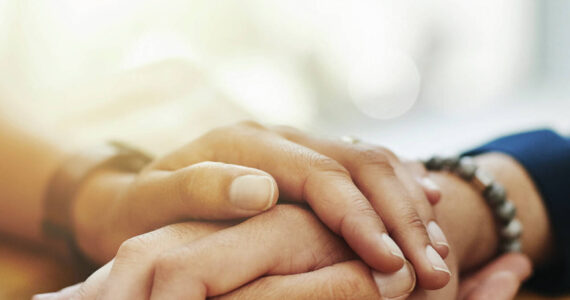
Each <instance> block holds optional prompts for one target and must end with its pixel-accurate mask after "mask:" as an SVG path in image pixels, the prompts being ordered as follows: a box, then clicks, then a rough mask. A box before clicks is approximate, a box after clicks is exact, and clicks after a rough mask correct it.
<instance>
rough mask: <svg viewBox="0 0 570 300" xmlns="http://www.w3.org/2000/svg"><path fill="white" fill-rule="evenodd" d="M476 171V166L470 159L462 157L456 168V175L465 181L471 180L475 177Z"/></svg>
mask: <svg viewBox="0 0 570 300" xmlns="http://www.w3.org/2000/svg"><path fill="white" fill-rule="evenodd" d="M476 171H477V165H476V164H475V162H474V161H473V159H471V158H470V157H463V158H461V159H460V160H459V166H458V167H457V170H456V172H457V174H459V176H461V178H463V179H465V180H471V179H472V178H473V176H475V172H476Z"/></svg>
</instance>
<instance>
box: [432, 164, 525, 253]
mask: <svg viewBox="0 0 570 300" xmlns="http://www.w3.org/2000/svg"><path fill="white" fill-rule="evenodd" d="M423 164H424V166H425V168H426V169H427V170H430V171H440V170H446V171H449V172H453V173H455V174H457V175H458V176H459V177H461V178H463V179H464V180H466V181H468V182H471V184H472V185H473V186H474V187H475V188H476V189H477V190H478V191H480V192H481V193H482V194H483V197H484V198H485V200H486V201H487V203H488V204H489V206H490V207H491V209H492V210H493V214H494V216H495V219H496V221H497V222H496V223H497V225H498V229H499V230H498V231H499V237H500V246H499V250H500V251H501V252H502V253H507V252H521V251H522V243H521V240H520V237H521V235H522V230H523V228H522V224H521V223H520V222H519V220H518V219H517V218H516V207H515V205H514V204H513V202H511V201H509V200H508V199H507V191H506V190H505V188H504V187H503V185H501V184H500V183H498V182H496V181H495V180H494V179H493V177H492V176H491V175H490V174H488V173H487V172H485V171H484V170H481V169H480V168H478V167H477V165H476V164H475V161H474V160H473V159H472V158H471V157H468V156H465V157H446V158H443V157H439V156H434V157H432V158H430V159H428V160H426V161H424V162H423Z"/></svg>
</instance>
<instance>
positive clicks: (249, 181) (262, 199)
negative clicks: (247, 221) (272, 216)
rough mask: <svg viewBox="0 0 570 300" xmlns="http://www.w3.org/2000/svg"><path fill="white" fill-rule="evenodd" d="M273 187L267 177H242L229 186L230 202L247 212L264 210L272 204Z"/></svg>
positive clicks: (271, 181)
mask: <svg viewBox="0 0 570 300" xmlns="http://www.w3.org/2000/svg"><path fill="white" fill-rule="evenodd" d="M274 193H275V187H274V185H273V180H271V178H270V177H267V176H259V175H244V176H240V177H238V178H236V179H234V181H233V182H232V184H231V187H230V201H231V202H232V204H234V205H235V206H237V207H239V208H242V209H247V210H260V211H263V210H266V209H268V208H269V207H270V206H271V204H272V203H273V195H274Z"/></svg>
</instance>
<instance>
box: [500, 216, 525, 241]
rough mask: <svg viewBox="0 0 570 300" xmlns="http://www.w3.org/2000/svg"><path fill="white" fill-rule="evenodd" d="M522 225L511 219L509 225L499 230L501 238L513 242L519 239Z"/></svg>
mask: <svg viewBox="0 0 570 300" xmlns="http://www.w3.org/2000/svg"><path fill="white" fill-rule="evenodd" d="M522 229H523V228H522V224H521V222H519V220H517V219H513V220H511V221H510V222H509V224H508V225H507V226H505V227H503V228H502V229H501V236H502V237H503V238H504V239H507V240H514V239H518V238H520V237H521V234H522Z"/></svg>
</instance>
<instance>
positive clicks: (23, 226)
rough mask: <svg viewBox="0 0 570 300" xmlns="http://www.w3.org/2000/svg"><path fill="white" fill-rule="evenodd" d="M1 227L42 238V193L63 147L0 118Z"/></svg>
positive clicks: (29, 237) (35, 240) (15, 234)
mask: <svg viewBox="0 0 570 300" xmlns="http://www.w3.org/2000/svg"><path fill="white" fill-rule="evenodd" d="M0 123H1V124H0V141H1V142H2V147H0V159H1V164H0V190H1V191H2V193H1V194H0V231H2V232H4V233H7V234H10V235H13V236H17V237H19V238H24V239H27V240H31V241H34V242H37V241H40V240H41V226H40V224H41V217H42V207H43V204H42V202H43V197H44V193H45V190H46V186H47V183H48V181H49V178H50V176H51V174H52V173H53V172H54V171H55V168H56V167H57V165H58V164H59V162H60V161H61V159H62V157H63V155H64V154H63V151H61V150H60V149H58V148H57V147H55V146H54V145H51V144H49V143H48V142H46V141H44V140H42V139H41V138H39V137H37V136H33V135H31V134H29V133H27V132H25V131H24V130H21V129H19V128H14V127H12V126H10V125H9V124H6V123H3V122H2V120H1V119H0Z"/></svg>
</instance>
